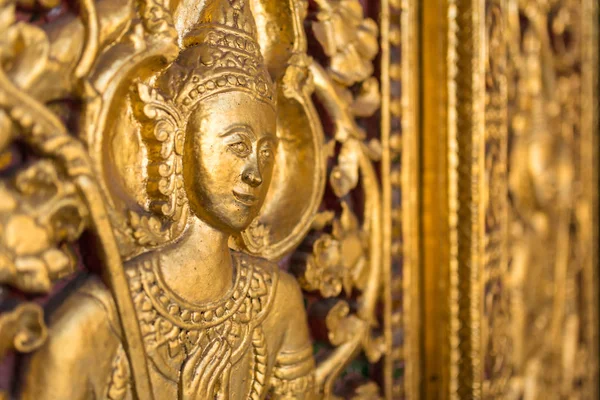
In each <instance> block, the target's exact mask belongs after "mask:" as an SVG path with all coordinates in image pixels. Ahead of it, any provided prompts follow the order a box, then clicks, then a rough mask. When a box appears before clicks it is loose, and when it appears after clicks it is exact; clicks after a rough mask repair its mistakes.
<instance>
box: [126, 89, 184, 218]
mask: <svg viewBox="0 0 600 400" xmlns="http://www.w3.org/2000/svg"><path fill="white" fill-rule="evenodd" d="M137 89H138V94H139V98H140V100H141V102H142V104H141V105H142V108H141V111H142V114H143V115H141V116H140V117H138V119H140V122H142V126H143V128H142V137H143V139H144V143H145V144H146V146H147V148H148V150H149V151H148V157H149V159H150V160H149V161H150V162H149V163H148V165H147V167H146V168H147V171H148V182H147V185H146V189H147V191H148V196H149V197H150V199H151V200H150V207H149V210H148V211H153V212H155V213H158V214H160V215H162V216H164V217H166V218H167V219H168V220H170V222H174V223H175V225H179V224H178V222H179V223H180V222H181V221H180V219H181V218H182V217H183V214H185V208H186V207H185V205H186V204H187V199H186V197H185V190H184V186H183V176H182V172H183V163H182V156H183V143H184V139H185V119H184V117H183V114H182V113H181V112H180V111H179V109H178V108H177V106H176V105H175V104H174V103H173V102H172V101H171V100H168V99H166V98H165V96H163V95H162V94H161V93H160V92H159V91H158V90H157V89H156V88H153V87H151V86H148V85H146V84H143V83H139V84H138V85H137ZM149 122H150V123H149Z"/></svg>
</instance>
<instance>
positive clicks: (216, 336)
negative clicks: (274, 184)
mask: <svg viewBox="0 0 600 400" xmlns="http://www.w3.org/2000/svg"><path fill="white" fill-rule="evenodd" d="M184 41H185V43H186V48H185V49H184V50H183V51H182V52H181V53H180V55H179V56H178V58H177V60H176V61H175V62H174V63H173V64H172V65H170V66H169V67H168V69H167V70H166V71H165V72H164V73H162V74H161V75H160V76H159V77H158V78H157V79H156V80H155V81H154V82H153V83H152V86H149V85H146V84H143V83H140V84H138V85H137V93H134V94H133V95H134V96H139V101H140V102H139V104H140V107H139V109H138V110H135V112H136V114H139V115H137V117H138V119H139V121H140V124H141V125H142V135H143V138H144V143H145V144H146V145H147V152H148V159H149V161H148V163H147V174H148V177H149V178H148V181H147V194H148V198H149V201H150V208H151V209H153V210H155V211H156V212H158V213H161V214H163V215H164V216H165V217H167V218H168V221H169V222H168V224H174V225H176V224H177V223H178V222H179V221H180V220H182V219H183V220H185V222H186V223H185V229H184V230H183V231H182V232H180V233H178V234H177V235H175V234H174V235H170V236H169V237H170V238H173V240H172V241H171V242H170V243H167V244H164V245H163V246H162V247H161V249H160V251H159V252H149V253H146V254H142V255H140V256H138V257H135V258H133V259H131V260H130V261H129V262H127V263H126V265H125V269H126V274H127V277H128V280H129V288H130V292H131V295H132V297H133V301H134V305H135V311H136V314H137V318H138V321H139V323H140V328H141V332H142V337H143V343H144V346H145V350H146V354H147V356H148V358H149V362H148V369H149V374H150V378H151V379H150V380H151V383H152V387H153V392H154V398H155V399H175V398H179V399H182V400H183V399H186V400H192V399H213V398H220V399H226V398H230V399H260V398H264V397H265V395H266V394H267V392H269V391H270V390H271V388H273V387H275V392H274V393H275V394H276V395H277V396H278V397H279V396H292V397H293V398H312V397H313V394H314V393H313V390H314V361H313V357H312V344H311V341H310V338H309V334H308V328H307V322H306V317H305V313H304V311H303V310H304V306H303V300H302V295H301V293H300V289H299V287H298V284H297V283H296V280H295V279H294V278H293V277H291V276H289V275H287V273H285V272H280V271H279V269H278V267H277V265H275V264H273V263H270V262H268V261H266V260H263V259H260V258H256V257H251V256H248V255H245V254H242V253H237V252H231V251H230V250H229V238H230V236H231V235H232V234H239V233H241V232H242V231H243V230H245V229H246V228H248V227H249V226H250V225H251V223H252V222H253V220H254V219H255V218H256V217H257V216H258V214H259V211H260V209H261V206H262V205H263V203H264V200H265V197H266V195H267V191H268V188H269V184H270V181H271V176H272V172H273V167H274V163H275V156H276V150H277V142H278V139H277V136H276V92H275V89H274V85H273V83H272V82H271V78H270V76H269V73H268V72H267V70H266V68H265V65H264V62H263V58H262V55H261V53H260V48H259V46H258V43H257V41H256V27H255V23H254V19H253V17H252V14H251V13H250V10H249V7H248V3H247V2H246V1H243V0H241V1H230V0H222V1H216V2H213V3H211V5H210V6H207V7H205V8H204V9H203V13H202V14H201V16H200V19H199V23H198V24H197V25H196V28H195V29H194V30H193V31H191V32H189V33H188V34H187V35H186V37H185V39H184ZM188 210H189V211H188ZM169 229H172V228H169ZM117 321H118V318H117V314H116V311H115V305H114V303H113V300H112V297H111V294H110V292H109V290H108V289H107V288H106V287H105V286H104V285H103V284H102V283H101V282H100V281H99V280H98V279H97V278H87V279H86V280H85V282H83V283H82V284H81V286H80V287H79V288H78V289H77V290H76V291H75V292H74V293H73V294H71V295H70V296H69V298H68V299H67V300H66V301H65V302H64V304H62V305H61V307H60V308H59V309H58V311H57V312H56V313H55V314H54V316H53V318H52V322H51V326H50V335H49V339H48V341H47V342H46V343H45V344H44V346H43V347H42V348H41V349H40V350H39V351H38V352H36V353H35V354H34V355H33V357H32V360H31V363H30V367H29V370H28V372H27V374H26V383H25V385H24V389H23V398H24V399H38V400H41V399H73V400H76V399H90V398H95V399H110V400H122V399H128V398H131V389H130V387H129V382H130V374H129V365H128V362H127V358H126V357H125V356H124V350H123V346H124V345H123V342H122V335H123V333H122V330H121V327H120V325H119V323H118V322H117ZM65 349H68V351H65ZM273 382H276V383H277V384H276V385H273V384H272V383H273ZM215 396H216V397H215Z"/></svg>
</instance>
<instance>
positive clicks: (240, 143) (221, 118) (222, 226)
mask: <svg viewBox="0 0 600 400" xmlns="http://www.w3.org/2000/svg"><path fill="white" fill-rule="evenodd" d="M275 124H276V116H275V111H274V110H273V109H272V108H271V107H270V106H269V105H267V104H265V103H263V102H260V101H258V100H255V99H253V98H252V96H251V95H250V94H247V93H244V92H235V91H234V92H227V93H223V94H219V95H216V96H213V97H210V98H208V99H207V100H205V101H203V102H202V104H201V106H200V108H199V109H198V110H197V111H195V112H193V113H192V115H191V116H190V120H189V121H188V128H187V133H186V138H185V147H184V156H183V157H184V158H183V176H184V182H185V189H186V193H187V196H188V199H189V202H190V207H191V210H192V212H193V213H194V214H195V215H197V216H198V217H199V218H201V219H202V220H204V221H205V222H207V223H208V224H210V225H212V226H213V227H215V228H217V229H219V230H222V231H225V232H228V233H237V232H241V231H242V230H244V229H246V228H247V227H248V226H249V225H250V223H251V222H252V220H253V219H254V218H256V216H257V215H258V212H259V211H260V208H261V206H262V204H263V202H264V200H265V196H266V194H267V190H268V188H269V184H270V182H271V175H272V173H273V163H274V156H275V154H274V153H275V150H276V145H277V139H276V136H275Z"/></svg>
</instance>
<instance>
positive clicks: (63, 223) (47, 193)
mask: <svg viewBox="0 0 600 400" xmlns="http://www.w3.org/2000/svg"><path fill="white" fill-rule="evenodd" d="M0 199H1V200H0V237H2V238H3V239H2V241H1V243H0V249H1V251H0V282H2V283H4V284H9V285H12V286H14V287H16V288H18V289H21V290H25V291H32V292H48V291H49V290H50V289H51V286H52V281H54V280H56V279H59V278H61V277H63V276H65V275H68V274H70V273H72V272H73V270H74V268H75V258H74V256H73V255H72V254H71V251H70V250H69V249H68V248H67V247H66V246H58V247H57V245H56V244H57V243H61V242H63V241H72V240H75V239H76V238H78V237H79V235H80V234H81V233H82V232H83V229H84V228H85V227H86V226H87V217H88V212H87V209H86V208H85V206H84V204H83V202H82V200H81V198H80V197H79V194H78V193H77V191H76V189H75V186H74V185H72V184H70V183H68V182H66V181H63V180H62V179H61V178H60V177H59V175H58V173H57V171H56V169H55V168H54V166H53V165H52V164H51V163H50V162H49V161H45V162H39V163H37V164H34V165H33V166H31V167H30V168H28V169H26V170H23V171H22V172H21V173H19V174H18V175H17V177H16V179H15V181H14V185H6V184H4V183H0Z"/></svg>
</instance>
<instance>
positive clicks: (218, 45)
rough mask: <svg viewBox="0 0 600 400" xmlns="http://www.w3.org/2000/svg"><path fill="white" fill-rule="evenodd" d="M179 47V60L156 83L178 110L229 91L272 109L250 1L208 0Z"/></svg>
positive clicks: (272, 97)
mask: <svg viewBox="0 0 600 400" xmlns="http://www.w3.org/2000/svg"><path fill="white" fill-rule="evenodd" d="M183 45H184V47H185V49H184V50H183V51H182V52H181V54H180V56H179V57H178V60H177V61H176V62H175V64H174V65H172V66H171V67H170V68H169V70H168V71H167V72H166V73H165V74H164V75H163V76H162V77H161V78H160V80H159V85H160V86H163V88H164V89H165V92H167V93H172V94H173V98H172V100H173V102H174V103H175V104H177V105H178V106H179V107H182V111H184V110H186V111H189V110H191V109H193V108H194V107H195V105H196V104H198V103H199V102H201V101H202V100H203V99H206V98H207V97H210V96H212V95H215V94H218V93H222V92H227V91H231V90H236V91H247V92H249V93H251V94H253V95H255V96H256V98H257V99H259V100H262V101H265V102H266V103H268V104H271V105H272V106H275V90H274V85H273V82H272V81H271V77H270V75H269V72H268V71H267V69H266V67H265V64H264V59H263V56H262V54H261V52H260V47H259V45H258V42H257V40H256V24H255V22H254V18H253V16H252V13H251V11H250V9H249V5H248V0H209V1H207V4H206V5H205V6H204V8H203V9H202V11H201V14H200V17H199V20H198V23H197V25H196V27H195V28H194V29H192V30H191V31H190V32H188V33H187V34H186V35H185V37H184V38H183Z"/></svg>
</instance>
